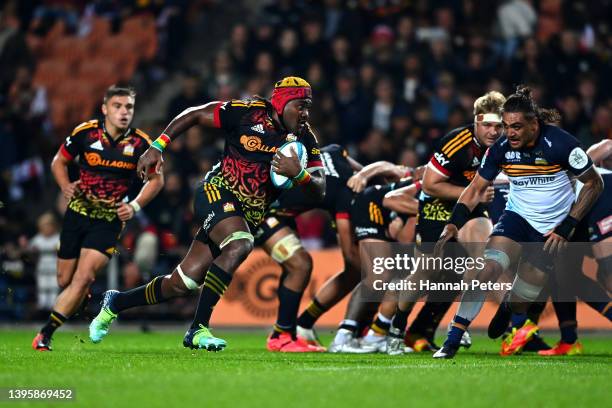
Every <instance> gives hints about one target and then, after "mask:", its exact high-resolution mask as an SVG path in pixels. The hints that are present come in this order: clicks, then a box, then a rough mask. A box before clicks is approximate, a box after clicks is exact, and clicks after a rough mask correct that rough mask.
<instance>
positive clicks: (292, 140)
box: [285, 133, 297, 142]
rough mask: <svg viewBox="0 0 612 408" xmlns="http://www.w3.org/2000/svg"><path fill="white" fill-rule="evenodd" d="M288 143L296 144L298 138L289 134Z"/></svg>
mask: <svg viewBox="0 0 612 408" xmlns="http://www.w3.org/2000/svg"><path fill="white" fill-rule="evenodd" d="M285 140H286V141H287V142H295V141H296V140H297V136H296V135H294V134H293V133H289V134H288V135H287V138H286V139H285Z"/></svg>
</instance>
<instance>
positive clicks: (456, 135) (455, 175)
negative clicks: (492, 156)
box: [419, 124, 485, 202]
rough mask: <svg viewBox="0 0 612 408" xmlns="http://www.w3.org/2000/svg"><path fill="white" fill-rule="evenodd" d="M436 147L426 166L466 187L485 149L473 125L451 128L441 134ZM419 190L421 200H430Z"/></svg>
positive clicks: (454, 182)
mask: <svg viewBox="0 0 612 408" xmlns="http://www.w3.org/2000/svg"><path fill="white" fill-rule="evenodd" d="M438 146H439V147H438V148H437V149H436V150H435V151H434V153H433V155H432V157H431V159H430V160H429V163H428V167H429V168H430V169H431V170H433V171H436V172H437V173H440V174H442V175H443V176H446V177H448V181H449V182H450V183H452V184H455V185H458V186H462V187H467V185H468V184H470V182H471V181H472V179H473V178H474V175H475V174H476V171H477V170H478V167H479V166H480V161H481V160H482V157H483V155H484V152H485V149H484V148H483V147H481V145H480V143H479V142H478V140H477V139H476V136H475V134H474V125H473V124H472V125H469V126H463V127H460V128H457V129H454V130H451V131H450V132H449V133H448V134H446V135H445V136H443V137H442V138H441V139H440V141H439V143H438ZM432 198H433V197H430V196H429V195H427V194H426V193H424V192H422V191H421V195H420V197H419V199H420V200H421V201H426V202H427V201H428V200H431V199H432Z"/></svg>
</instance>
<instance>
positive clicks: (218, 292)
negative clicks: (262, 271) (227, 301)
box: [191, 263, 232, 329]
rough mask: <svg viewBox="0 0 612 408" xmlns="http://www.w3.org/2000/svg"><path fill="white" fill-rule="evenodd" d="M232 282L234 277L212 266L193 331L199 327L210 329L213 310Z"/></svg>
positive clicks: (205, 283) (206, 279) (205, 282)
mask: <svg viewBox="0 0 612 408" xmlns="http://www.w3.org/2000/svg"><path fill="white" fill-rule="evenodd" d="M231 281H232V275H230V274H229V273H227V272H225V271H224V270H223V269H221V268H219V267H218V266H217V265H215V264H214V263H213V264H212V265H210V269H209V270H208V272H207V273H206V277H205V278H204V286H203V287H202V293H200V301H199V303H198V310H197V311H196V314H195V317H194V318H193V323H191V328H192V329H195V328H197V327H198V326H199V325H203V326H204V327H208V325H209V324H210V316H211V315H212V312H213V309H214V307H215V305H216V304H217V303H218V302H219V299H221V297H222V296H223V293H224V292H225V290H226V289H227V287H228V286H229V284H230V282H231Z"/></svg>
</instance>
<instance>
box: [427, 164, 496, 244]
mask: <svg viewBox="0 0 612 408" xmlns="http://www.w3.org/2000/svg"><path fill="white" fill-rule="evenodd" d="M490 187H491V181H489V180H487V179H485V178H484V177H481V176H480V175H479V174H478V173H476V175H475V176H474V179H473V180H472V182H471V183H470V185H469V186H467V187H466V188H465V190H463V193H461V195H460V196H459V199H458V200H457V204H456V205H455V208H454V210H453V214H452V215H451V218H450V220H449V221H448V224H446V226H445V227H444V231H442V234H441V235H440V239H438V242H437V243H436V247H435V250H434V254H435V255H436V256H439V254H441V253H442V249H443V248H444V245H445V244H446V243H447V242H448V241H449V240H450V239H453V238H457V235H458V234H459V230H460V229H461V227H462V226H463V225H464V224H465V223H466V222H467V220H468V217H469V215H470V213H471V212H472V211H474V208H476V206H477V205H478V203H480V202H483V200H486V199H487V197H488V194H489V193H488V192H489V190H490Z"/></svg>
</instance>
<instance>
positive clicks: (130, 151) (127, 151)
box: [123, 145, 134, 156]
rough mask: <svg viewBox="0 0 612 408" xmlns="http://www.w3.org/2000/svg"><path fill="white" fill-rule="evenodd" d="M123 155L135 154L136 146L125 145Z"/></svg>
mask: <svg viewBox="0 0 612 408" xmlns="http://www.w3.org/2000/svg"><path fill="white" fill-rule="evenodd" d="M123 155H124V156H133V155H134V146H132V145H125V147H124V148H123Z"/></svg>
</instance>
